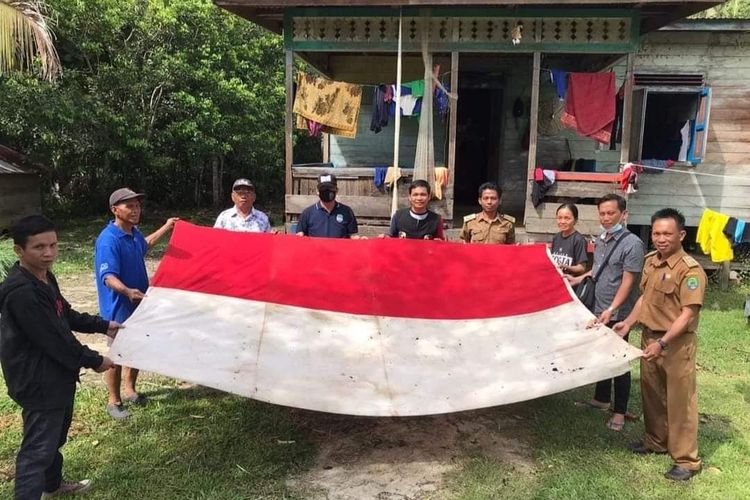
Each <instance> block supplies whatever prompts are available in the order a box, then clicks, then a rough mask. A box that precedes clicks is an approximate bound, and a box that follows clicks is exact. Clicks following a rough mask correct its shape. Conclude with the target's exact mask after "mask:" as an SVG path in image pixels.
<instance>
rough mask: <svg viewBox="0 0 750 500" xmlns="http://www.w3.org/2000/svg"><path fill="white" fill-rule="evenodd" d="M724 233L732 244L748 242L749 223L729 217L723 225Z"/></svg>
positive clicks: (749, 237) (749, 236)
mask: <svg viewBox="0 0 750 500" xmlns="http://www.w3.org/2000/svg"><path fill="white" fill-rule="evenodd" d="M723 232H724V235H726V237H727V238H729V241H730V242H731V243H732V246H734V245H739V244H740V243H750V224H748V223H747V222H745V221H744V220H742V219H738V218H736V217H730V218H729V221H727V225H726V226H724V231H723Z"/></svg>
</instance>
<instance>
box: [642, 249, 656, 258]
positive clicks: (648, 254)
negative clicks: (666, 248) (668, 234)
mask: <svg viewBox="0 0 750 500" xmlns="http://www.w3.org/2000/svg"><path fill="white" fill-rule="evenodd" d="M656 253H657V250H654V251H653V252H649V253H647V254H646V255H644V256H643V258H644V259H648V258H649V257H653V256H654V255H656Z"/></svg>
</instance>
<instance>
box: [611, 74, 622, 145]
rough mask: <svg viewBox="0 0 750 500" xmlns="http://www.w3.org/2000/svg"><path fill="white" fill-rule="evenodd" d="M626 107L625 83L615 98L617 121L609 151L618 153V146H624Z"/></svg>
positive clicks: (614, 124)
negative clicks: (623, 125) (623, 130)
mask: <svg viewBox="0 0 750 500" xmlns="http://www.w3.org/2000/svg"><path fill="white" fill-rule="evenodd" d="M624 107H625V84H624V83H623V84H622V86H621V87H620V90H619V91H618V92H617V97H615V121H614V123H613V124H612V137H611V138H610V140H609V150H610V151H617V145H618V144H622V119H623V110H624Z"/></svg>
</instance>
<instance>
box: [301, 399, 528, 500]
mask: <svg viewBox="0 0 750 500" xmlns="http://www.w3.org/2000/svg"><path fill="white" fill-rule="evenodd" d="M299 419H300V425H301V426H302V428H303V429H304V432H305V434H306V437H307V439H309V440H310V441H312V442H314V443H315V444H317V445H318V448H319V454H318V456H317V458H316V460H315V464H314V466H313V467H312V468H311V469H310V470H308V471H306V472H304V473H302V474H300V475H299V476H297V477H294V478H291V479H290V480H289V481H288V484H289V486H290V487H291V488H292V489H293V490H295V491H297V492H299V493H300V494H301V495H302V496H304V497H305V498H312V499H327V500H355V499H356V500H360V499H377V500H392V499H401V500H418V499H424V498H430V499H439V498H446V493H445V490H444V484H443V478H444V476H445V474H446V473H448V472H451V471H454V470H456V469H458V468H459V467H460V466H461V465H462V464H463V463H464V461H465V460H466V459H467V458H468V457H469V456H474V455H483V456H487V457H491V458H493V459H495V460H497V461H499V462H502V463H504V464H507V465H508V466H510V467H514V468H516V469H517V470H524V471H530V470H532V469H533V468H534V463H533V461H532V458H531V447H530V446H529V444H528V442H527V441H526V440H525V439H524V438H523V435H524V431H523V428H522V426H521V425H520V417H518V416H515V415H513V414H512V413H510V412H509V411H508V410H503V409H497V408H493V409H488V410H480V411H472V412H463V413H459V414H450V415H439V416H433V417H418V418H390V419H388V418H362V417H347V416H339V415H327V414H319V413H313V412H301V413H300V414H299Z"/></svg>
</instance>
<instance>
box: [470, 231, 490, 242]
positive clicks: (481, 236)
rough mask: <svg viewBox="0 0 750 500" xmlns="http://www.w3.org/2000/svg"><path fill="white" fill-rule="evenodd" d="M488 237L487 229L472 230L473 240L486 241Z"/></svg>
mask: <svg viewBox="0 0 750 500" xmlns="http://www.w3.org/2000/svg"><path fill="white" fill-rule="evenodd" d="M486 239H487V231H486V230H482V229H474V230H472V231H471V241H484V240H486Z"/></svg>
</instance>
